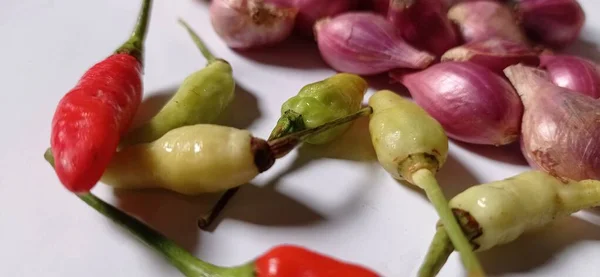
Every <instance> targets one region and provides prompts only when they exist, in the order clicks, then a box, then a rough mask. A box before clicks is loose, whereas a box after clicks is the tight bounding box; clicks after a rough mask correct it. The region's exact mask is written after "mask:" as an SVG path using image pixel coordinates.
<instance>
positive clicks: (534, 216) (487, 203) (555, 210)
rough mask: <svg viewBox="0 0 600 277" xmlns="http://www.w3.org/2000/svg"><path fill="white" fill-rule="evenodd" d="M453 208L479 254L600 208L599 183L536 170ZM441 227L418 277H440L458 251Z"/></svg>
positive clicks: (478, 189)
mask: <svg viewBox="0 0 600 277" xmlns="http://www.w3.org/2000/svg"><path fill="white" fill-rule="evenodd" d="M449 203H450V206H451V207H452V210H453V212H454V214H455V215H456V217H457V218H458V219H459V222H460V223H461V225H462V227H463V230H465V232H466V233H467V236H468V237H469V239H470V241H471V243H472V245H473V248H474V249H475V250H476V251H479V252H480V251H485V250H488V249H490V248H492V247H494V246H497V245H502V244H507V243H509V242H512V241H514V240H516V239H517V238H518V237H519V236H521V235H522V234H524V233H525V232H528V231H532V230H536V229H539V228H541V227H544V226H547V225H548V224H550V223H551V222H553V221H555V220H556V219H558V218H561V217H565V216H569V215H571V214H572V213H575V212H577V211H580V210H583V209H588V208H592V207H596V206H598V205H600V181H598V180H584V181H579V182H577V181H575V180H571V179H565V178H559V177H555V176H552V175H551V174H548V173H546V172H543V171H537V170H532V171H526V172H523V173H520V174H518V175H516V176H513V177H510V178H506V179H504V180H499V181H495V182H490V183H486V184H481V185H477V186H473V187H470V188H468V189H467V190H465V191H463V192H462V193H460V194H458V195H456V196H455V197H454V198H452V199H451V200H450V202H449ZM441 225H442V223H438V228H437V232H436V234H435V237H434V239H433V241H432V243H431V245H430V247H429V251H428V253H427V256H426V257H425V260H424V261H423V263H422V265H421V268H420V270H419V276H435V275H436V274H437V273H438V272H439V270H440V269H441V268H442V267H443V265H444V263H445V262H446V260H447V258H448V256H449V255H450V254H451V253H452V252H453V250H454V248H453V247H452V243H451V242H450V241H449V240H448V236H447V234H446V231H445V230H444V228H442V227H441Z"/></svg>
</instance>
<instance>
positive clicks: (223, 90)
mask: <svg viewBox="0 0 600 277" xmlns="http://www.w3.org/2000/svg"><path fill="white" fill-rule="evenodd" d="M179 23H180V24H181V25H182V26H183V27H184V28H185V29H186V30H187V32H188V33H189V34H190V36H191V37H192V39H193V40H194V42H195V44H196V46H197V47H198V48H199V49H200V51H201V52H202V55H203V56H204V57H205V58H206V60H207V62H208V64H207V66H206V67H205V68H203V69H200V70H198V71H196V72H194V73H192V74H191V75H189V76H188V77H186V78H185V79H184V81H183V83H182V84H181V86H180V87H179V89H178V90H177V92H176V93H175V95H173V97H172V98H171V99H170V100H169V102H167V103H166V104H165V106H164V107H163V108H162V109H161V110H160V111H159V112H158V114H156V115H155V116H154V117H153V118H152V119H151V120H150V121H148V122H146V123H145V124H143V125H142V126H140V127H138V128H136V129H134V130H132V131H131V132H129V133H128V134H126V135H125V136H124V137H123V138H122V139H121V142H120V143H121V147H124V146H128V145H133V144H138V143H146V142H151V141H155V140H157V139H158V138H160V137H162V136H163V135H164V134H165V133H167V132H168V131H170V130H173V129H175V128H178V127H181V126H187V125H194V124H199V123H213V122H214V121H215V120H216V119H217V118H218V117H219V115H221V113H222V112H223V111H224V110H225V108H227V106H228V105H229V104H230V103H231V101H232V100H233V98H234V91H235V80H234V79H233V75H232V68H231V65H230V64H229V63H228V62H227V61H225V60H223V59H218V58H215V56H213V54H212V53H211V52H210V51H209V50H208V49H207V48H206V45H205V44H204V42H203V41H202V40H201V39H200V37H199V36H198V35H197V34H196V33H195V32H194V31H193V30H192V29H191V28H190V26H189V25H188V24H187V23H185V22H184V21H183V20H181V19H180V20H179Z"/></svg>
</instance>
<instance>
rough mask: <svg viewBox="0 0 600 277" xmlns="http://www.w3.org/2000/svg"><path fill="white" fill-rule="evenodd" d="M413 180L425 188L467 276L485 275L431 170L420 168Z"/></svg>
mask: <svg viewBox="0 0 600 277" xmlns="http://www.w3.org/2000/svg"><path fill="white" fill-rule="evenodd" d="M412 179H413V182H414V183H415V184H416V185H417V186H419V187H421V188H422V189H423V190H425V193H426V194H427V197H428V198H429V200H430V201H431V203H432V204H433V206H434V208H435V210H436V211H437V213H438V216H439V217H440V221H441V222H442V224H443V226H444V228H445V229H446V232H447V233H448V236H449V237H450V240H451V241H452V244H454V248H456V250H458V252H459V253H460V256H461V259H462V262H463V264H464V265H465V268H466V269H467V271H468V272H469V276H485V273H484V272H483V268H482V267H481V264H480V263H479V260H478V259H477V256H476V255H475V253H474V251H473V246H471V243H470V242H469V240H468V239H467V237H466V235H465V234H464V233H463V231H462V229H461V227H460V225H459V224H458V221H457V220H456V217H454V214H453V213H452V210H451V209H450V206H448V201H447V200H446V197H445V196H444V193H443V192H442V190H441V188H440V186H439V184H438V182H437V180H436V179H435V176H434V174H433V172H431V170H429V169H420V170H418V171H416V172H415V173H414V174H413V175H412Z"/></svg>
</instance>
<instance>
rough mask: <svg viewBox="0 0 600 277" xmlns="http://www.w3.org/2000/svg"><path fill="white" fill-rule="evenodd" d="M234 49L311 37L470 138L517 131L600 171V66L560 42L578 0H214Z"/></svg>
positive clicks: (535, 149) (510, 136)
mask: <svg viewBox="0 0 600 277" xmlns="http://www.w3.org/2000/svg"><path fill="white" fill-rule="evenodd" d="M210 12H211V22H212V25H213V28H214V29H215V31H216V33H217V34H218V35H219V36H220V37H221V38H222V40H223V41H224V42H225V43H226V44H227V45H228V46H229V47H231V48H235V49H250V48H260V47H264V46H272V45H275V44H277V43H280V42H282V41H283V40H285V39H286V38H288V37H289V36H292V35H294V34H297V35H301V36H305V37H312V39H314V41H315V42H316V44H317V45H318V48H319V51H320V54H321V57H322V59H323V60H324V61H325V62H326V63H327V64H328V65H329V66H330V67H332V68H333V69H335V70H336V71H340V72H348V73H354V74H360V75H363V76H368V75H376V74H389V75H390V77H391V78H392V79H393V80H394V81H396V82H400V83H402V84H403V85H404V86H405V87H406V88H407V89H408V90H409V92H410V94H411V96H412V98H413V99H414V101H415V102H416V103H418V104H419V105H420V106H422V107H423V108H424V109H425V110H426V111H427V112H428V113H430V114H431V115H432V116H433V117H434V118H436V119H437V120H438V121H439V122H440V123H441V124H442V126H443V127H444V129H445V130H446V132H447V134H448V136H449V137H451V138H453V139H455V140H457V141H462V142H466V143H473V144H485V145H495V146H500V145H506V144H510V143H515V142H518V143H520V144H521V149H522V151H523V154H524V155H525V157H526V159H527V160H528V162H529V163H530V165H531V166H532V167H534V168H536V169H540V170H544V171H546V172H549V173H551V174H553V175H556V176H560V177H565V178H570V179H574V180H582V179H600V100H597V99H598V98H600V69H599V68H598V65H597V64H596V63H594V62H593V61H590V60H587V59H585V58H583V57H578V56H574V55H567V54H564V53H560V52H561V51H562V50H564V49H565V48H567V47H568V46H570V45H571V44H573V43H574V42H575V41H576V40H577V39H578V38H579V35H580V33H581V29H582V27H583V24H584V22H585V13H584V11H583V8H582V6H581V5H580V4H579V3H578V2H577V0H511V1H502V0H328V1H323V0H212V4H211V8H210Z"/></svg>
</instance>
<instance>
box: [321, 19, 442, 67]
mask: <svg viewBox="0 0 600 277" xmlns="http://www.w3.org/2000/svg"><path fill="white" fill-rule="evenodd" d="M315 35H316V40H317V44H318V46H319V50H320V53H321V56H322V58H323V60H324V61H325V62H326V63H327V64H329V66H331V67H332V68H334V69H335V70H338V71H342V72H346V73H353V74H358V75H374V74H379V73H383V72H387V71H389V70H392V69H396V68H412V69H422V68H425V67H427V66H429V64H431V63H432V62H433V60H434V59H435V57H434V56H432V55H431V54H429V53H428V52H425V51H421V50H418V49H416V48H414V47H413V46H411V45H409V44H408V43H407V42H406V41H404V39H402V37H401V36H400V35H399V34H398V33H397V31H396V29H395V28H394V26H393V25H392V23H390V22H389V21H387V20H386V19H385V17H383V16H382V15H379V14H376V13H373V12H348V13H344V14H341V15H338V16H336V17H333V18H326V19H321V20H319V21H318V22H317V23H316V24H315Z"/></svg>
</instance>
